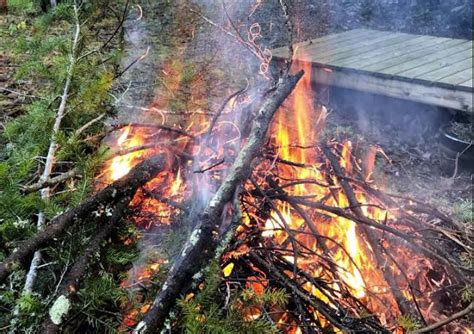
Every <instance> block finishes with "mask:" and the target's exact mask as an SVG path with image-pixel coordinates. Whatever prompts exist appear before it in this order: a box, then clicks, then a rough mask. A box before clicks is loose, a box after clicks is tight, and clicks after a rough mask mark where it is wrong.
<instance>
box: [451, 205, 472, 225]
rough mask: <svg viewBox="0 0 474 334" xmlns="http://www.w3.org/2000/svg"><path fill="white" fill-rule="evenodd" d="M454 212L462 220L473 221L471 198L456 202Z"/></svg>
mask: <svg viewBox="0 0 474 334" xmlns="http://www.w3.org/2000/svg"><path fill="white" fill-rule="evenodd" d="M453 210H454V214H455V215H456V217H457V218H458V219H459V220H460V221H462V222H470V223H473V222H474V220H473V217H472V201H471V200H463V201H460V202H458V203H456V204H455V205H454V207H453Z"/></svg>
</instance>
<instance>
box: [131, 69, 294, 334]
mask: <svg viewBox="0 0 474 334" xmlns="http://www.w3.org/2000/svg"><path fill="white" fill-rule="evenodd" d="M302 75H303V72H299V73H297V74H296V75H294V76H287V77H285V78H282V79H280V81H279V82H278V83H277V85H276V87H273V88H272V89H271V90H270V91H268V92H267V93H266V95H265V97H264V100H263V103H262V105H261V107H260V109H259V110H258V111H257V115H256V117H255V119H254V123H253V126H252V129H251V132H250V135H249V138H248V140H247V143H246V144H245V145H244V147H243V148H242V149H241V151H240V152H239V154H238V156H237V158H236V160H235V162H234V164H233V165H232V167H231V168H230V170H229V173H228V176H227V177H226V179H225V180H224V182H223V183H222V185H221V186H220V187H219V189H218V190H217V192H216V194H215V195H214V196H213V198H212V199H211V200H210V202H209V203H208V204H207V207H206V208H205V209H204V211H203V212H202V214H200V215H199V223H198V225H197V226H196V228H195V229H194V230H193V232H192V234H191V236H190V237H189V239H188V241H187V242H186V244H185V246H184V249H183V251H182V252H181V254H180V255H179V257H178V259H177V260H176V262H175V263H174V265H173V266H172V267H171V269H170V271H169V273H168V276H167V278H166V280H165V283H164V284H163V286H162V288H161V289H160V291H159V292H158V294H157V295H156V297H155V300H154V301H153V304H152V306H151V308H150V310H149V311H148V312H147V313H146V315H145V316H144V318H143V320H142V321H141V322H140V323H139V324H138V325H137V327H136V329H135V332H136V333H140V334H142V333H153V332H157V331H159V330H160V329H161V327H162V326H163V324H164V322H165V319H166V318H167V316H168V313H169V311H170V309H171V308H172V307H173V306H174V304H175V302H176V299H177V298H178V296H179V295H180V294H181V293H183V292H184V291H186V290H187V288H188V283H189V278H190V277H192V276H193V275H194V274H196V273H197V272H198V271H199V270H200V268H202V267H203V266H205V264H206V263H207V262H208V260H209V259H210V258H211V257H212V254H213V253H214V251H215V248H216V245H217V243H218V240H215V239H216V233H217V230H218V229H219V226H220V225H221V222H222V214H223V210H224V207H225V206H226V205H227V204H228V203H229V201H230V200H231V199H232V196H234V194H235V191H236V188H237V187H238V185H239V184H241V183H242V182H244V181H245V180H246V179H247V178H248V176H249V174H250V171H251V169H250V166H251V163H252V161H253V159H254V158H255V156H256V155H257V153H258V151H259V150H260V147H261V145H262V144H263V142H264V141H265V138H266V134H267V130H268V128H269V126H270V122H271V120H272V118H273V115H274V114H275V112H276V111H277V109H278V107H279V106H280V105H281V103H283V101H284V100H285V98H286V97H287V96H288V95H289V94H290V93H291V91H292V90H293V88H294V87H295V86H296V83H297V82H298V80H299V79H300V78H301V77H302Z"/></svg>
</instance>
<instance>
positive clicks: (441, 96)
mask: <svg viewBox="0 0 474 334" xmlns="http://www.w3.org/2000/svg"><path fill="white" fill-rule="evenodd" d="M312 80H313V81H315V82H317V83H319V84H323V85H334V86H339V87H344V88H349V89H355V90H360V91H365V92H369V93H373V94H380V95H386V96H391V97H395V98H400V99H405V100H411V101H416V102H421V103H426V104H432V105H436V106H442V107H446V108H452V109H458V110H464V111H466V112H469V113H472V112H473V101H472V92H468V91H462V90H455V89H451V88H445V87H438V86H428V85H424V84H421V83H417V82H408V81H403V80H399V79H397V78H383V77H377V76H373V75H370V74H368V73H365V72H357V71H350V70H338V69H334V70H333V71H332V72H329V71H327V70H326V69H324V68H322V67H315V68H314V70H313V74H312Z"/></svg>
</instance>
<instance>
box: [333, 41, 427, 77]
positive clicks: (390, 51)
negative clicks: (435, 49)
mask: <svg viewBox="0 0 474 334" xmlns="http://www.w3.org/2000/svg"><path fill="white" fill-rule="evenodd" d="M435 39H436V37H432V36H418V37H415V38H413V39H410V40H408V41H406V40H403V39H402V40H401V41H400V42H399V43H395V44H393V45H390V46H385V47H382V48H380V49H378V50H373V51H370V52H367V53H364V54H362V55H359V56H357V57H353V58H348V59H346V60H342V61H336V62H334V63H331V65H334V66H339V67H350V68H357V69H361V70H370V69H369V67H370V66H373V65H374V64H378V63H381V62H391V63H393V62H394V61H398V60H399V58H400V57H401V56H402V55H405V54H411V53H413V52H416V51H418V50H421V49H423V48H426V47H429V46H431V45H433V43H434V41H435Z"/></svg>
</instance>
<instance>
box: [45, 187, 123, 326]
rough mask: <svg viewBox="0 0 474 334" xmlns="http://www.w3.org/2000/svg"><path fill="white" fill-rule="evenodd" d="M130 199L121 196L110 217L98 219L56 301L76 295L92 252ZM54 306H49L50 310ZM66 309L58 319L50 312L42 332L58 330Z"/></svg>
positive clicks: (66, 299)
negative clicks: (97, 224) (93, 231)
mask: <svg viewBox="0 0 474 334" xmlns="http://www.w3.org/2000/svg"><path fill="white" fill-rule="evenodd" d="M130 200H131V196H126V197H123V198H122V199H121V200H120V201H119V203H118V204H117V205H116V206H115V208H114V211H113V214H112V216H111V217H110V219H108V217H102V218H103V220H105V221H100V222H99V226H98V227H97V230H96V233H95V234H94V237H93V238H92V240H91V241H90V242H89V243H88V245H87V247H86V248H85V249H84V251H83V253H82V255H81V256H80V257H79V258H78V259H77V261H76V262H75V263H74V265H73V266H72V267H71V269H70V270H69V272H68V274H67V275H66V277H65V279H64V281H63V282H62V284H61V285H60V286H59V289H58V291H57V294H58V298H56V302H58V301H61V302H64V301H68V302H69V304H71V299H72V298H73V297H74V296H75V295H76V293H77V291H78V290H79V288H80V283H81V280H82V278H83V276H84V274H85V273H86V271H87V268H88V267H89V263H90V261H91V259H92V258H93V257H94V254H95V253H97V252H98V251H99V248H100V245H101V244H102V242H103V241H104V240H106V239H107V238H109V236H110V234H111V233H112V231H113V229H114V227H115V226H116V225H117V223H118V222H119V221H120V220H121V219H122V216H123V212H124V210H125V208H126V207H127V205H128V203H129V202H130ZM53 307H54V304H53V306H52V307H51V308H50V310H51V309H52V308H53ZM68 311H69V309H68V310H66V311H65V312H64V313H63V314H61V317H60V319H56V318H54V319H53V318H52V317H51V312H50V313H49V314H50V315H49V317H48V318H47V319H46V320H45V321H44V322H43V325H42V333H44V334H54V333H58V332H59V331H60V325H61V323H63V322H64V319H65V318H66V317H67V316H68V313H69V312H68Z"/></svg>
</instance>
